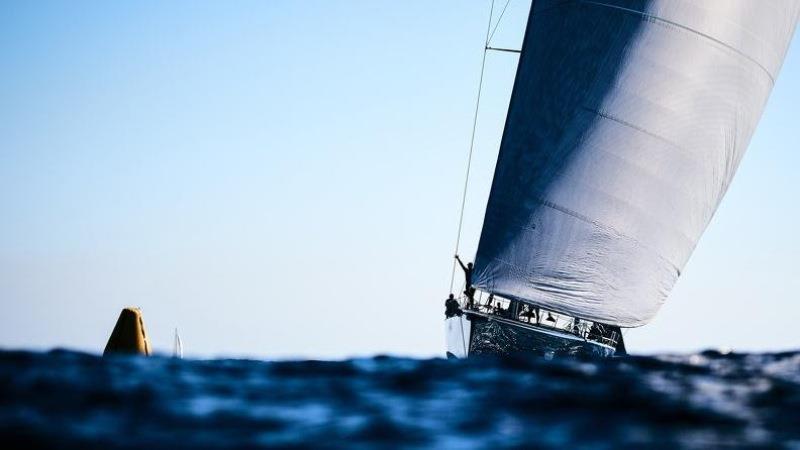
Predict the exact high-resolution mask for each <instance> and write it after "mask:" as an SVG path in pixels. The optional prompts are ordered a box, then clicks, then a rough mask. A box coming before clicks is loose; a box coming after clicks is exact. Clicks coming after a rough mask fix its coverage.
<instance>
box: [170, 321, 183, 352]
mask: <svg viewBox="0 0 800 450" xmlns="http://www.w3.org/2000/svg"><path fill="white" fill-rule="evenodd" d="M172 356H173V357H175V358H183V342H181V336H180V335H179V334H178V329H177V328H175V340H174V342H173V345H172Z"/></svg>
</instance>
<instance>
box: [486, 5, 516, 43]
mask: <svg viewBox="0 0 800 450" xmlns="http://www.w3.org/2000/svg"><path fill="white" fill-rule="evenodd" d="M509 3H511V0H506V6H503V10H502V11H501V12H500V16H499V17H498V18H497V23H495V24H494V29H493V30H492V34H490V35H489V38H488V39H486V45H487V46H488V45H489V44H490V43H491V42H492V38H493V37H494V33H495V31H497V27H499V26H500V22H501V21H502V20H503V14H505V13H506V9H508V4H509Z"/></svg>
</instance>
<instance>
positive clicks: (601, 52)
mask: <svg viewBox="0 0 800 450" xmlns="http://www.w3.org/2000/svg"><path fill="white" fill-rule="evenodd" d="M799 14H800V2H798V1H796V0H759V1H754V0H704V1H689V0H652V1H636V0H604V1H580V0H576V1H563V0H538V1H535V2H534V6H533V7H532V9H531V14H530V18H529V20H528V28H527V32H526V35H525V39H524V42H523V47H522V53H521V55H520V61H519V67H518V70H517V77H516V81H515V85H514V91H513V94H512V98H511V103H510V106H509V111H508V117H507V119H506V128H505V132H504V135H503V139H502V143H501V147H500V153H499V157H498V161H497V167H496V170H495V176H494V182H493V185H492V190H491V194H490V197H489V203H488V205H487V209H486V217H485V219H484V225H483V231H482V234H481V240H480V245H479V248H478V252H477V256H476V259H475V279H474V283H475V285H476V287H479V288H481V289H483V290H486V291H488V292H492V293H496V294H499V295H502V296H504V297H508V298H512V299H516V300H520V301H523V302H527V303H532V304H535V305H539V306H542V307H545V308H548V309H552V310H554V311H558V312H563V313H566V314H569V315H572V316H577V317H581V318H585V319H589V320H593V321H598V322H602V323H607V324H612V325H617V326H622V327H635V326H640V325H644V324H646V323H647V322H648V321H650V320H651V319H652V318H653V316H654V315H655V314H656V312H657V311H658V309H659V307H660V306H661V304H662V303H663V302H664V300H665V299H666V297H667V295H668V294H669V292H670V290H671V289H672V287H673V285H674V283H675V281H676V280H677V278H678V276H679V275H680V272H681V270H682V269H683V267H684V265H685V264H686V262H687V260H688V259H689V257H690V255H691V253H692V251H693V250H694V248H695V245H696V244H697V241H698V239H699V238H700V236H701V235H702V233H703V231H704V230H705V228H706V226H707V225H708V223H709V221H710V220H711V217H712V216H713V214H714V212H715V211H716V209H717V206H718V205H719V202H720V201H721V199H722V197H723V195H724V194H725V192H726V190H727V189H728V185H729V184H730V182H731V179H732V177H733V175H734V173H735V171H736V168H737V166H738V165H739V161H740V160H741V158H742V155H743V154H744V152H745V149H746V148H747V146H748V143H749V142H750V138H751V136H752V135H753V132H754V130H755V127H756V124H757V123H758V120H759V118H760V116H761V113H762V111H763V109H764V105H765V103H766V101H767V98H768V96H769V93H770V91H771V89H772V86H773V84H774V82H775V78H776V77H777V75H778V72H779V70H780V67H781V64H782V62H783V58H784V56H785V54H786V51H787V47H788V44H789V42H790V40H791V38H792V35H793V33H794V30H795V26H796V23H797V20H798V15H799Z"/></svg>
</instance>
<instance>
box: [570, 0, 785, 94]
mask: <svg viewBox="0 0 800 450" xmlns="http://www.w3.org/2000/svg"><path fill="white" fill-rule="evenodd" d="M578 1H580V2H581V3H585V4H589V5H595V6H603V7H606V8H611V9H617V10H619V11H624V12H627V13H632V14H637V15H639V16H641V17H642V18H643V19H644V20H651V21H653V22H661V23H663V24H667V25H672V26H674V27H677V28H680V29H682V30H685V31H688V32H690V33H694V34H696V35H698V36H700V37H702V38H705V39H708V40H710V41H712V42H714V43H716V44H719V45H721V46H723V47H725V48H727V49H728V50H730V51H732V52H734V53H736V54H737V55H739V56H741V57H743V58H745V59H747V60H748V61H750V62H752V63H753V64H755V65H756V66H758V67H759V68H760V69H761V70H763V71H764V73H765V74H767V77H769V79H770V82H771V83H772V84H773V85H774V84H775V77H774V76H773V75H772V73H770V71H769V70H768V69H767V68H766V67H764V66H763V65H762V64H761V63H760V62H758V61H757V60H756V59H755V58H753V57H751V56H750V55H748V54H746V53H743V52H742V51H741V50H739V49H737V48H736V47H734V46H732V45H730V44H727V43H725V42H723V41H721V40H719V39H717V38H715V37H713V36H711V35H709V34H706V33H703V32H702V31H699V30H695V29H694V28H690V27H687V26H686V25H681V24H679V23H677V22H673V21H671V20H668V19H664V18H662V17H658V16H654V15H652V14H648V13H646V12H644V11H637V10H635V9H630V8H624V7H622V6H617V5H610V4H608V3H602V2H594V1H589V0H578Z"/></svg>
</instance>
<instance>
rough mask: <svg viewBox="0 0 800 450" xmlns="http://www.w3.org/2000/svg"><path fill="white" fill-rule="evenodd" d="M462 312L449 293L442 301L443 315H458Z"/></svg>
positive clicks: (447, 316) (456, 301)
mask: <svg viewBox="0 0 800 450" xmlns="http://www.w3.org/2000/svg"><path fill="white" fill-rule="evenodd" d="M461 313H462V311H461V308H460V307H459V306H458V300H456V299H455V297H453V294H450V296H449V297H447V300H445V301H444V316H445V317H446V318H448V319H449V318H451V317H453V316H460V315H461Z"/></svg>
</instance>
